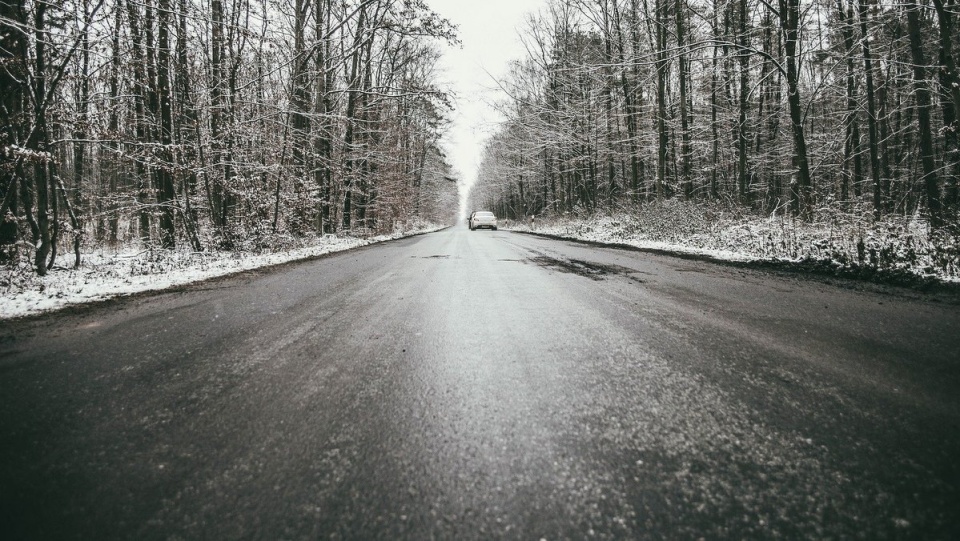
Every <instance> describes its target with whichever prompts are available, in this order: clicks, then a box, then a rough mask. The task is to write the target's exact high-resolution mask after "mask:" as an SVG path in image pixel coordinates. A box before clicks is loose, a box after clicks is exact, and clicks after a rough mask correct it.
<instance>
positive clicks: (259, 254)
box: [0, 224, 441, 319]
mask: <svg viewBox="0 0 960 541" xmlns="http://www.w3.org/2000/svg"><path fill="white" fill-rule="evenodd" d="M440 227H441V226H437V225H434V224H421V225H417V226H416V227H415V228H408V229H406V230H404V231H398V232H395V233H393V234H391V235H382V236H377V237H369V238H364V237H352V236H335V235H325V236H322V237H308V238H302V239H294V238H293V237H288V238H284V239H275V242H271V243H270V244H269V245H266V244H263V243H258V245H256V246H252V245H251V246H237V247H236V249H235V250H232V251H207V252H193V251H190V250H189V249H188V248H186V247H183V248H179V249H176V250H160V249H156V248H153V249H142V248H137V249H134V248H131V247H125V248H119V249H111V248H109V247H100V248H96V249H91V250H89V251H86V252H84V253H83V254H82V261H83V263H82V265H81V267H80V268H79V269H72V268H65V267H63V266H59V265H58V266H55V267H54V268H53V269H52V270H51V271H50V272H49V273H48V274H47V275H46V276H37V274H36V272H34V270H33V268H32V267H31V266H30V259H31V258H29V257H21V258H20V261H19V262H17V263H15V264H12V265H0V319H6V318H12V317H19V316H26V315H31V314H36V313H40V312H45V311H49V310H54V309H57V308H61V307H64V306H67V305H70V304H78V303H83V302H89V301H97V300H104V299H108V298H111V297H116V296H120V295H129V294H132V293H138V292H142V291H150V290H159V289H166V288H169V287H173V286H178V285H183V284H188V283H191V282H196V281H200V280H206V279H209V278H215V277H218V276H224V275H228V274H233V273H237V272H242V271H246V270H251V269H256V268H260V267H266V266H270V265H277V264H280V263H285V262H288V261H296V260H299V259H306V258H310V257H316V256H319V255H323V254H328V253H332V252H338V251H342V250H348V249H350V248H356V247H358V246H364V245H367V244H373V243H376V242H382V241H386V240H391V239H396V238H401V237H404V236H410V235H415V234H420V233H426V232H429V231H435V230H437V229H440ZM58 261H59V262H60V263H61V264H62V265H68V264H70V263H72V261H73V254H67V255H65V256H63V257H61V258H60V259H59V260H58Z"/></svg>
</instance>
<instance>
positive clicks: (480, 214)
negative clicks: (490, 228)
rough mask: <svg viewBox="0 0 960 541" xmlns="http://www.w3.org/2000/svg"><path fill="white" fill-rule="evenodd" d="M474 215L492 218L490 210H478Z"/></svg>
mask: <svg viewBox="0 0 960 541" xmlns="http://www.w3.org/2000/svg"><path fill="white" fill-rule="evenodd" d="M475 216H483V217H484V218H493V217H494V216H493V213H492V212H478V213H477V214H476V215H475Z"/></svg>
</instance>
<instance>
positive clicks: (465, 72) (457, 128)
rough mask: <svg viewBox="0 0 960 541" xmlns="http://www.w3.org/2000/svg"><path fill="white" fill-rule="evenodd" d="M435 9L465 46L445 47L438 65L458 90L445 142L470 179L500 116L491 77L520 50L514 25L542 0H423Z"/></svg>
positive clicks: (456, 164)
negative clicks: (494, 105)
mask: <svg viewBox="0 0 960 541" xmlns="http://www.w3.org/2000/svg"><path fill="white" fill-rule="evenodd" d="M427 3H428V4H429V5H430V7H431V8H432V9H433V10H434V11H435V12H436V13H438V14H439V15H441V16H443V17H445V18H447V19H449V20H450V22H452V23H453V24H456V25H458V26H459V36H460V40H461V41H462V42H463V47H462V48H460V49H457V48H454V47H444V53H445V54H444V59H443V63H442V69H443V70H444V78H445V79H446V80H447V81H449V83H450V84H451V85H452V88H453V89H454V91H455V92H456V93H457V95H458V101H457V104H458V108H457V111H456V112H455V113H454V118H453V122H454V125H453V128H452V130H451V132H450V135H449V136H448V137H447V144H446V145H445V148H446V150H447V153H448V158H449V160H450V162H451V163H452V164H453V166H454V167H455V168H456V169H457V171H458V173H459V175H461V178H462V179H463V180H464V181H465V182H466V183H467V184H468V185H469V184H472V183H473V181H474V180H475V179H476V174H477V167H478V165H479V162H480V151H481V149H482V146H483V141H484V139H485V138H486V135H487V133H489V131H490V127H491V126H492V125H493V124H495V123H496V121H497V120H498V119H499V117H498V115H497V113H496V111H495V110H494V109H493V108H492V107H491V106H490V104H489V102H490V101H491V100H495V99H497V97H496V95H495V94H496V91H495V81H494V79H493V78H491V76H492V77H495V78H501V77H503V75H504V74H505V73H506V72H507V68H508V65H509V62H510V61H511V60H519V59H521V58H522V57H523V56H524V50H523V45H522V44H521V43H520V38H519V35H518V29H519V28H520V27H521V26H522V25H523V23H524V21H525V19H526V16H527V14H529V13H534V12H537V11H539V10H540V8H541V7H543V6H544V5H545V4H546V0H483V1H475V0H427Z"/></svg>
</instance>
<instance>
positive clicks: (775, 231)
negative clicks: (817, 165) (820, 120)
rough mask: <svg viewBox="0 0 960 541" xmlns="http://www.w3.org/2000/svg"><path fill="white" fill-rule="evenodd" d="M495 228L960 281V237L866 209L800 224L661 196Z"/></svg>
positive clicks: (829, 213)
mask: <svg viewBox="0 0 960 541" xmlns="http://www.w3.org/2000/svg"><path fill="white" fill-rule="evenodd" d="M501 228H503V229H511V230H514V231H533V232H536V233H541V234H547V235H552V236H556V237H562V238H570V239H577V240H585V241H592V242H598V243H604V244H622V245H628V246H634V247H637V248H641V249H649V250H663V251H667V252H674V253H680V254H691V255H697V256H706V257H710V258H714V259H720V260H725V261H773V262H786V263H802V264H806V265H807V267H808V268H818V269H820V270H823V269H830V270H834V271H836V272H837V273H838V274H839V273H844V274H847V275H850V276H860V277H865V278H874V277H880V276H885V277H888V278H891V279H895V278H896V277H906V278H908V279H916V280H921V281H922V280H936V281H940V282H954V283H960V238H958V236H957V235H956V234H953V235H951V234H949V233H943V232H940V233H937V234H931V233H930V231H929V227H928V226H927V224H926V222H925V221H924V220H922V219H920V218H919V217H915V216H913V217H902V216H899V217H896V216H895V217H888V218H885V219H884V220H882V221H879V222H877V221H875V220H873V218H872V217H871V216H869V215H867V214H865V213H861V214H859V215H858V214H855V213H851V212H839V211H836V210H833V209H824V210H822V211H820V212H818V214H817V215H816V216H815V217H814V219H813V220H812V221H810V222H804V221H801V220H797V219H794V218H792V217H789V216H784V215H783V214H778V215H773V216H758V215H755V214H752V215H751V214H745V213H744V212H742V210H741V209H737V208H735V207H724V206H722V205H717V204H713V205H711V204H700V203H689V202H683V201H673V200H668V201H665V202H663V203H659V204H648V205H645V206H643V207H641V208H639V209H637V210H634V211H630V212H621V213H616V214H596V215H581V216H577V215H568V216H562V217H549V218H546V219H544V218H542V217H536V219H535V220H534V221H533V222H530V221H529V218H528V220H526V221H524V222H517V221H502V223H501ZM900 281H903V282H905V281H909V280H900Z"/></svg>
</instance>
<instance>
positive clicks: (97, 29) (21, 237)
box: [0, 0, 458, 275]
mask: <svg viewBox="0 0 960 541" xmlns="http://www.w3.org/2000/svg"><path fill="white" fill-rule="evenodd" d="M442 43H451V44H455V43H457V37H456V28H455V26H454V25H453V24H451V23H450V22H449V21H447V20H445V19H443V18H441V17H439V16H438V15H436V14H435V13H434V12H433V11H432V10H431V9H430V8H429V6H428V5H427V4H426V3H425V2H423V1H422V0H346V1H342V0H209V1H207V0H2V1H0V150H2V152H0V200H2V207H0V264H8V265H9V264H11V263H16V262H20V263H22V262H23V261H25V260H26V261H29V262H30V267H31V268H33V269H34V271H35V272H36V273H37V274H38V275H44V274H46V272H47V271H48V269H51V268H52V267H53V266H54V264H55V263H56V261H57V257H58V254H59V255H60V256H61V257H66V258H68V259H69V261H70V262H71V264H73V265H80V263H81V252H82V249H83V247H85V246H90V245H117V244H136V245H140V246H150V247H156V248H157V249H171V248H185V249H189V250H193V251H196V252H200V251H204V250H232V249H238V248H239V247H245V248H252V249H262V248H269V247H270V246H275V245H277V244H278V243H281V244H282V243H283V242H284V241H283V239H289V238H302V237H305V236H322V235H331V234H343V233H345V232H346V233H349V234H352V235H368V234H376V233H379V232H384V231H392V230H394V229H395V228H397V227H398V226H400V227H402V225H403V224H405V223H410V222H415V221H426V222H430V221H433V222H436V223H445V222H449V221H450V220H451V219H452V213H453V212H454V211H451V209H455V208H456V206H457V198H458V195H457V192H456V185H455V183H453V182H450V180H451V178H452V175H453V173H452V172H451V170H450V165H449V163H448V161H447V159H446V157H445V156H444V153H443V151H442V150H441V145H440V144H439V141H440V138H441V137H442V134H443V132H444V130H445V128H446V125H447V123H448V122H449V121H448V116H449V112H450V109H451V97H450V95H449V93H448V92H446V91H445V90H444V89H443V88H440V87H438V85H437V84H436V82H435V81H436V80H437V76H436V70H437V61H438V59H439V57H440V52H439V44H442Z"/></svg>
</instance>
